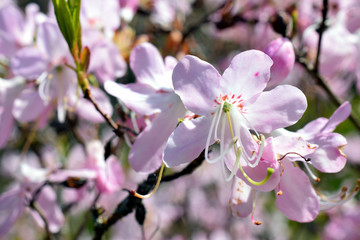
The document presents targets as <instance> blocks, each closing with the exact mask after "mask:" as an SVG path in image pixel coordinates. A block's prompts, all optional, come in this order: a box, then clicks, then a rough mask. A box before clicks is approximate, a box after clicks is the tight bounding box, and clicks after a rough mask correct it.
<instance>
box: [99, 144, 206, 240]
mask: <svg viewBox="0 0 360 240" xmlns="http://www.w3.org/2000/svg"><path fill="white" fill-rule="evenodd" d="M204 155H205V151H203V152H202V153H201V154H200V155H199V156H198V157H197V158H196V159H195V160H194V161H192V162H191V163H190V164H189V165H188V166H187V167H185V168H184V169H183V170H182V171H180V172H178V173H174V174H172V175H169V176H165V177H163V179H162V181H161V182H169V181H172V180H175V179H177V178H179V177H181V176H185V175H188V174H191V173H192V172H193V171H194V170H195V169H196V168H198V167H199V166H200V165H201V163H202V162H203V161H204ZM155 183H156V177H155V174H154V173H152V174H149V175H148V178H147V179H146V180H145V181H144V182H142V183H141V184H140V185H139V186H138V188H137V190H136V192H138V193H140V194H147V193H149V192H150V191H151V190H152V188H153V187H154V185H155ZM141 201H142V199H140V198H137V197H134V196H133V195H132V194H130V192H129V196H128V197H126V198H125V199H124V200H123V201H122V202H120V203H119V204H118V206H117V207H116V209H115V211H114V213H113V214H112V215H111V216H110V217H109V218H108V219H104V220H102V221H97V222H96V223H95V226H94V228H95V229H94V232H95V235H94V238H93V239H94V240H99V239H101V238H102V236H103V234H104V233H105V232H106V231H107V230H108V229H109V228H110V227H111V226H112V225H113V224H115V223H116V222H117V221H118V220H120V219H121V218H123V217H125V216H127V215H128V214H130V213H132V212H133V211H134V210H135V209H136V207H137V206H138V205H139V204H141Z"/></svg>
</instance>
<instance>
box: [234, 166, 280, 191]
mask: <svg viewBox="0 0 360 240" xmlns="http://www.w3.org/2000/svg"><path fill="white" fill-rule="evenodd" d="M239 168H240V171H241V173H242V174H243V176H244V177H245V178H246V180H248V181H249V182H250V183H251V184H253V185H255V186H261V185H264V184H265V183H266V182H267V181H268V180H269V178H270V177H271V175H272V174H273V173H274V171H275V170H274V169H273V168H267V171H266V177H265V178H264V179H263V180H261V181H259V182H258V181H254V180H252V179H251V178H250V177H249V176H248V175H247V174H246V173H245V171H244V169H243V168H242V166H241V164H239Z"/></svg>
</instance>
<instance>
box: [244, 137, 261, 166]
mask: <svg viewBox="0 0 360 240" xmlns="http://www.w3.org/2000/svg"><path fill="white" fill-rule="evenodd" d="M260 141H261V144H260V151H259V153H258V157H257V159H256V161H255V163H251V162H250V161H252V160H254V159H246V158H245V161H246V163H247V164H248V165H249V166H250V167H252V168H254V167H256V166H257V165H258V164H259V162H260V159H261V157H262V155H263V152H264V146H265V136H264V135H262V134H260ZM253 157H255V153H254V154H253V156H252V157H251V158H253Z"/></svg>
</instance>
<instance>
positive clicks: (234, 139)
mask: <svg viewBox="0 0 360 240" xmlns="http://www.w3.org/2000/svg"><path fill="white" fill-rule="evenodd" d="M237 140H238V139H237V138H233V139H232V141H231V142H230V143H229V145H228V146H227V147H226V148H225V150H224V151H223V152H220V155H219V156H218V157H216V158H215V159H209V158H208V159H206V161H207V162H208V163H211V164H212V163H216V162H217V161H219V160H220V159H222V158H223V157H225V156H226V154H228V153H229V151H230V150H231V148H232V146H233V145H234V144H235V143H236V141H237Z"/></svg>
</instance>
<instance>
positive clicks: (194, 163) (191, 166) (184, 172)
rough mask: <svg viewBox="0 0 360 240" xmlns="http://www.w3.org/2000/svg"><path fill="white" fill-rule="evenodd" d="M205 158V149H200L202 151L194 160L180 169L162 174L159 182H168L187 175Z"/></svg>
mask: <svg viewBox="0 0 360 240" xmlns="http://www.w3.org/2000/svg"><path fill="white" fill-rule="evenodd" d="M204 159H205V151H202V153H201V154H200V155H199V157H197V158H196V159H195V160H194V161H192V162H191V163H190V164H189V165H187V166H186V167H185V168H184V169H183V170H182V171H180V172H177V173H174V174H171V175H168V176H164V177H163V178H162V180H161V182H170V181H172V180H175V179H177V178H179V177H182V176H185V175H189V174H191V173H193V172H194V171H195V169H197V168H198V167H199V166H200V165H201V164H202V163H203V161H204Z"/></svg>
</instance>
